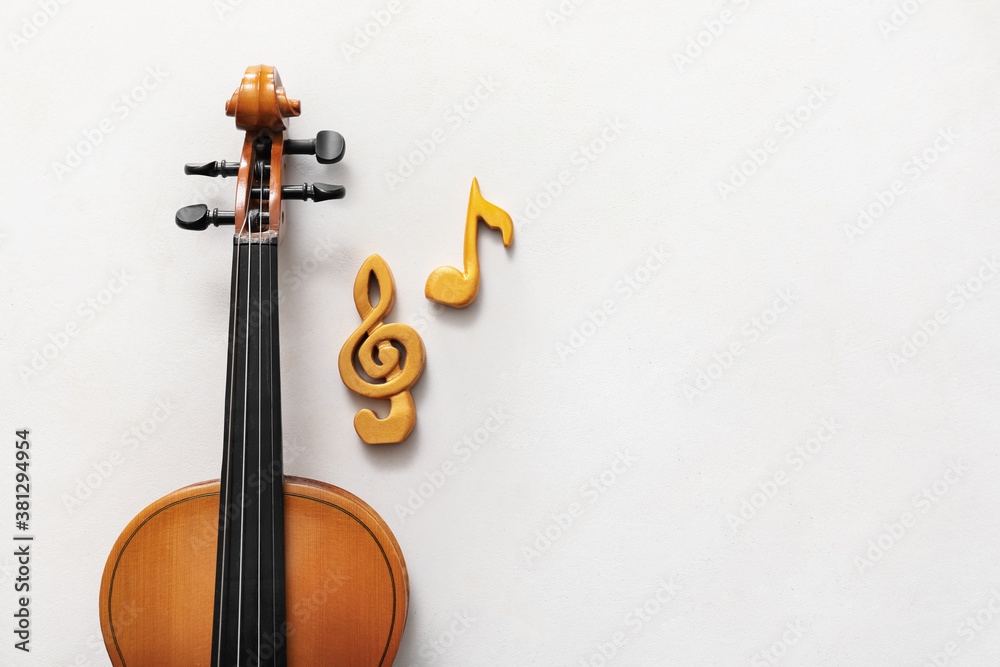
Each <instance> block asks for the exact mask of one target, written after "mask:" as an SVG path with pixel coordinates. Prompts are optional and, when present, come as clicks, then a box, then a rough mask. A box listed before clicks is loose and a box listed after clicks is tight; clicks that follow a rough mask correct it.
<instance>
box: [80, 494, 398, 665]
mask: <svg viewBox="0 0 1000 667" xmlns="http://www.w3.org/2000/svg"><path fill="white" fill-rule="evenodd" d="M284 492H285V499H286V510H285V511H286V523H288V524H289V528H290V530H291V533H294V532H295V531H294V526H295V524H296V519H295V518H294V517H293V516H290V513H295V512H299V513H300V514H301V512H300V510H297V509H296V506H297V505H296V503H297V502H298V503H299V505H298V507H299V508H300V509H301V506H302V501H315V502H317V503H320V504H321V505H323V506H327V507H330V508H335V509H336V510H338V512H336V514H338V515H341V514H342V515H345V516H349V517H351V520H352V521H353V522H356V524H360V526H363V530H364V531H365V532H366V533H367V534H369V535H370V536H371V537H372V538H374V541H375V543H376V544H377V545H378V550H379V551H380V552H381V558H380V559H379V560H380V561H384V564H385V566H386V567H387V568H388V576H389V581H391V586H392V589H393V593H392V607H391V612H390V611H389V610H388V609H386V614H387V615H388V614H390V613H391V619H387V620H388V622H389V633H388V639H387V641H386V642H385V646H384V651H382V655H381V659H380V660H379V661H378V662H377V664H379V665H384V666H388V665H391V664H392V661H393V659H394V658H395V655H396V652H397V651H398V649H399V643H400V640H401V638H402V632H403V627H404V625H405V622H406V616H407V612H408V607H409V577H408V574H407V569H406V564H405V561H404V560H403V555H402V551H401V549H400V547H399V543H398V541H397V540H396V537H395V535H393V533H392V531H391V530H390V529H389V527H388V525H387V524H386V523H385V520H384V519H382V517H381V516H380V515H379V514H378V513H377V512H376V511H375V510H374V509H372V508H371V506H369V505H368V504H367V503H366V502H364V501H363V500H361V499H360V498H358V497H357V496H355V495H354V494H352V493H350V492H349V491H346V490H344V489H341V488H339V487H336V486H334V485H332V484H327V483H325V482H321V481H318V480H313V479H309V478H305V477H295V476H285V478H284ZM218 496H219V480H208V481H204V482H198V483H195V484H191V485H188V486H185V487H182V488H180V489H177V490H176V491H173V492H171V493H168V494H167V495H165V496H162V497H161V498H159V499H157V500H155V501H153V502H152V503H150V504H149V505H147V506H146V507H145V508H144V509H143V510H142V511H141V512H139V513H138V514H136V515H135V517H133V519H132V520H131V521H130V522H129V523H128V525H127V526H126V527H125V529H124V530H123V531H122V532H121V534H120V535H119V536H118V538H117V540H116V541H115V544H114V547H113V548H112V549H111V552H110V553H109V555H108V559H107V561H106V563H105V567H104V572H103V574H102V577H101V588H100V600H99V608H100V622H101V632H102V635H103V638H104V643H105V647H106V649H107V650H108V655H109V657H110V659H111V663H112V664H113V665H114V666H115V667H125V665H126V664H127V663H126V656H125V655H123V654H122V649H121V648H120V647H119V645H118V641H117V638H116V628H117V627H118V625H116V623H115V622H113V621H112V608H113V607H115V608H119V602H118V601H117V600H116V601H115V603H114V605H113V604H112V595H113V587H114V584H115V582H116V569H117V568H118V566H119V564H120V562H121V560H122V554H123V552H124V550H125V549H126V548H127V546H128V545H129V542H130V541H131V540H132V539H133V537H135V536H136V535H137V534H138V533H139V531H140V530H141V529H142V528H143V527H144V526H147V525H149V522H150V520H151V519H152V518H153V517H155V516H157V515H159V514H160V513H161V512H164V511H165V510H167V509H168V508H173V507H175V506H181V504H182V503H183V504H184V506H185V507H193V506H194V505H195V503H191V504H190V505H188V504H187V501H195V500H201V501H202V504H204V509H202V510H200V512H201V514H200V516H201V518H199V523H200V524H201V525H202V526H204V523H203V521H204V520H205V517H206V516H208V514H207V513H208V512H209V511H210V509H211V508H214V511H215V512H216V513H217V511H218ZM307 504H309V505H312V504H311V503H307ZM313 507H315V506H313ZM213 523H214V524H215V525H213V526H212V528H213V531H212V534H211V535H208V534H207V531H202V534H201V536H200V537H199V536H198V534H195V535H194V536H193V538H192V539H193V540H194V541H193V542H191V543H192V544H193V543H195V542H197V541H198V540H200V541H201V547H202V548H204V551H205V553H210V554H211V557H210V558H208V559H206V561H205V562H206V563H208V562H210V563H211V571H212V575H213V579H214V569H215V558H214V552H215V542H216V539H217V534H218V526H217V516H213ZM352 525H355V524H354V523H352ZM187 546H190V544H188V545H187ZM184 548H186V547H184ZM306 557H307V558H313V559H315V558H316V557H319V558H322V554H313V555H312V556H309V555H308V554H306ZM290 558H294V556H290ZM303 569H305V567H303ZM310 569H313V568H311V566H310ZM314 569H317V570H318V569H320V568H318V567H317V568H314ZM379 569H380V571H381V566H379ZM326 570H329V567H327V568H326ZM120 576H121V575H120V574H119V575H118V580H119V581H120ZM288 576H290V577H292V576H295V574H294V572H293V571H289V572H288ZM328 583H329V582H323V586H327V585H328ZM333 585H339V584H337V583H336V582H334V584H333ZM204 588H207V590H203V589H204ZM291 588H292V587H290V591H289V596H290V598H291V596H292V595H293V593H292V592H291ZM193 594H194V595H196V596H197V600H195V601H194V602H192V605H193V606H196V607H197V606H199V605H200V606H206V605H207V606H208V607H211V603H212V599H213V597H214V588H213V587H211V586H208V587H200V588H199V590H198V591H195V592H194V593H193ZM323 596H324V598H325V593H324V595H323ZM206 600H207V602H206ZM294 604H295V600H292V599H289V608H290V609H292V607H293V605H294ZM139 608H140V610H141V609H143V607H142V606H140V607H139ZM317 613H318V614H322V613H323V612H322V610H320V611H318V612H317ZM127 620H128V623H129V624H131V623H132V619H127ZM119 625H120V624H119ZM128 630H129V631H134V630H133V629H132V628H129V629H128ZM210 630H211V628H209V644H210ZM194 643H198V642H194ZM190 651H194V649H189V651H188V652H185V655H183V656H181V655H178V656H177V658H178V659H177V663H176V664H178V665H185V666H187V667H193V666H194V665H199V664H205V665H206V666H207V665H208V664H209V663H208V662H204V663H202V662H201V661H200V660H198V658H197V655H195V656H192V655H191V654H190ZM210 653H211V651H210V650H208V651H207V652H206V653H205V655H206V656H207V655H210ZM327 655H329V654H327ZM171 657H173V656H171ZM206 660H207V658H206ZM289 660H290V662H289V664H290V665H292V667H294V663H293V662H291V660H292V655H291V654H290V656H289ZM133 664H134V663H133ZM166 664H172V663H166ZM373 664H375V663H373Z"/></svg>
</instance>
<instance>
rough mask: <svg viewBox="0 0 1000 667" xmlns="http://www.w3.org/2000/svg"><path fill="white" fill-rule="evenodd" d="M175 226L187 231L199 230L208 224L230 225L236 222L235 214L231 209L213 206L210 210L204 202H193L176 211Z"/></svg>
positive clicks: (205, 227) (206, 227)
mask: <svg viewBox="0 0 1000 667" xmlns="http://www.w3.org/2000/svg"><path fill="white" fill-rule="evenodd" d="M174 221H175V222H176V223H177V226H178V227H180V228H181V229H187V230H189V231H201V230H203V229H208V226H209V225H215V226H216V227H218V226H219V225H232V224H235V223H236V214H235V213H233V212H232V211H220V210H219V209H217V208H213V209H212V210H211V211H209V210H208V207H207V206H205V205H204V204H193V205H191V206H185V207H184V208H182V209H179V210H178V211H177V215H176V217H175V218H174Z"/></svg>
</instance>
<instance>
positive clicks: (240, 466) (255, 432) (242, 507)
mask: <svg viewBox="0 0 1000 667" xmlns="http://www.w3.org/2000/svg"><path fill="white" fill-rule="evenodd" d="M230 304H231V305H230V318H229V369H228V373H227V380H226V420H225V448H224V450H223V456H222V475H221V490H220V501H219V544H218V561H217V566H216V575H215V576H216V583H215V615H214V623H213V630H212V665H213V667H223V666H224V667H231V666H232V665H249V664H255V665H261V666H267V667H284V665H285V664H286V659H285V640H284V638H285V632H286V627H285V556H284V512H283V503H282V501H283V485H282V481H283V467H282V465H283V464H282V446H281V389H280V385H281V381H280V373H279V365H278V357H279V355H278V246H277V239H275V238H259V237H253V236H251V238H246V237H245V236H244V237H242V238H240V237H237V238H236V240H235V245H234V248H233V281H232V291H231V301H230ZM255 657H256V659H254V658H255Z"/></svg>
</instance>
